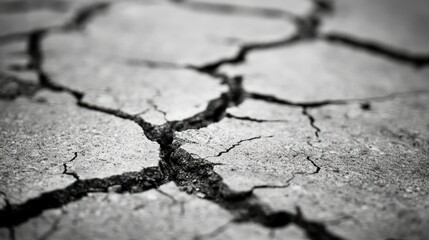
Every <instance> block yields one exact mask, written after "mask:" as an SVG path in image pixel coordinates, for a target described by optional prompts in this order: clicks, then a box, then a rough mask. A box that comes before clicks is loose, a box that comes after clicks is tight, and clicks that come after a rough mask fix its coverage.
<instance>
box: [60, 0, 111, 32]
mask: <svg viewBox="0 0 429 240" xmlns="http://www.w3.org/2000/svg"><path fill="white" fill-rule="evenodd" d="M110 6H111V4H110V3H108V2H99V3H94V4H90V5H88V6H84V7H83V8H81V9H80V10H78V11H77V14H75V15H74V16H73V17H72V18H71V19H70V20H69V22H68V23H66V24H65V25H64V26H63V28H64V30H66V31H70V30H73V31H84V30H85V29H86V26H88V25H89V23H90V22H91V21H92V20H93V19H94V18H95V17H96V16H98V15H100V14H101V13H105V12H106V11H107V10H108V9H109V8H110Z"/></svg>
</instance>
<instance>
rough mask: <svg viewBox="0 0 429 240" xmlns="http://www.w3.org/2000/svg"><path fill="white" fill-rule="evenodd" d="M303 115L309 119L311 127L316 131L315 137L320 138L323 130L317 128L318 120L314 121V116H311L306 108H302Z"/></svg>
mask: <svg viewBox="0 0 429 240" xmlns="http://www.w3.org/2000/svg"><path fill="white" fill-rule="evenodd" d="M302 114H303V115H304V116H306V117H307V118H308V120H309V121H310V125H311V127H312V128H313V129H314V135H315V136H316V138H319V133H320V132H321V130H320V128H319V127H317V126H316V124H315V122H316V120H315V119H314V117H313V115H311V114H310V113H309V112H308V111H307V108H306V107H303V108H302Z"/></svg>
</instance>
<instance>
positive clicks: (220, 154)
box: [206, 136, 273, 158]
mask: <svg viewBox="0 0 429 240" xmlns="http://www.w3.org/2000/svg"><path fill="white" fill-rule="evenodd" d="M272 137H273V136H257V137H251V138H246V139H242V140H239V141H238V142H236V143H234V144H232V145H231V146H230V147H228V148H226V149H225V150H223V151H221V152H219V153H218V154H216V155H214V156H209V157H206V158H214V157H220V156H222V155H223V154H225V153H228V152H230V151H231V150H232V149H234V148H236V147H238V146H240V145H241V144H242V143H244V142H250V141H253V140H257V139H262V138H272Z"/></svg>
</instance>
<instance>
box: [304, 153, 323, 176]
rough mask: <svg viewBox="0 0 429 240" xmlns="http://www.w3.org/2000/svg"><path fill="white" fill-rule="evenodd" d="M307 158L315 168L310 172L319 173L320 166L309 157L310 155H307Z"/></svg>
mask: <svg viewBox="0 0 429 240" xmlns="http://www.w3.org/2000/svg"><path fill="white" fill-rule="evenodd" d="M307 160H308V161H309V162H311V164H312V165H313V166H314V167H315V168H316V169H315V170H314V172H313V173H311V174H317V173H319V171H320V167H319V166H318V165H317V164H316V163H315V162H314V161H313V160H312V159H311V158H310V156H307Z"/></svg>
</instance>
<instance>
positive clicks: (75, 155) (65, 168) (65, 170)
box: [63, 152, 80, 181]
mask: <svg viewBox="0 0 429 240" xmlns="http://www.w3.org/2000/svg"><path fill="white" fill-rule="evenodd" d="M76 158H77V152H74V156H73V158H72V159H70V160H68V161H67V162H65V163H63V168H64V170H63V174H65V175H69V176H72V177H73V178H74V179H75V180H76V181H79V180H80V178H79V175H78V174H77V173H76V172H68V169H67V163H71V162H73V161H74V160H75V159H76Z"/></svg>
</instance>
